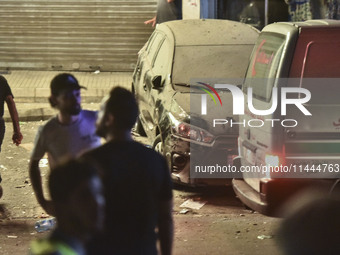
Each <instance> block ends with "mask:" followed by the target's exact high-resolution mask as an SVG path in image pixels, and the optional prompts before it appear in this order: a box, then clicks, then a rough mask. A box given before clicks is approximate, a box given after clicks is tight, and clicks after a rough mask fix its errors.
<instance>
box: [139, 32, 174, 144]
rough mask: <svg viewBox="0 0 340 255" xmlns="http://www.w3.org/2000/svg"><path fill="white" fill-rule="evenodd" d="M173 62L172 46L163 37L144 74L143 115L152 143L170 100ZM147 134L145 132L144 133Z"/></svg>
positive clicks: (166, 38)
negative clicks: (145, 96)
mask: <svg viewBox="0 0 340 255" xmlns="http://www.w3.org/2000/svg"><path fill="white" fill-rule="evenodd" d="M172 60H173V44H172V43H171V41H170V40H169V38H168V37H166V36H165V37H164V39H163V40H162V42H161V43H160V47H159V49H158V50H157V53H156V54H155V57H154V59H153V61H152V63H151V68H150V69H149V71H148V72H147V73H146V74H145V90H146V94H147V101H148V107H147V109H146V110H147V111H146V112H145V113H144V114H145V115H144V116H145V118H146V119H145V120H146V121H147V125H148V129H149V132H150V134H149V137H150V138H151V140H152V141H153V140H154V139H155V136H156V134H157V131H156V130H157V125H158V122H159V119H160V117H161V115H162V114H163V112H164V109H165V108H166V106H169V105H170V100H171V98H172V93H171V91H172V87H171V67H172ZM146 132H147V131H146Z"/></svg>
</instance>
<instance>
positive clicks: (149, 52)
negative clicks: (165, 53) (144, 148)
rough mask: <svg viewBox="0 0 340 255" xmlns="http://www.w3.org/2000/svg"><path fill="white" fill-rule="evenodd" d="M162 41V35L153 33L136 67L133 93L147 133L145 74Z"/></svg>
mask: <svg viewBox="0 0 340 255" xmlns="http://www.w3.org/2000/svg"><path fill="white" fill-rule="evenodd" d="M163 40H164V34H163V33H161V32H159V31H157V30H156V31H155V32H154V33H153V34H152V36H151V37H150V40H149V43H148V45H147V47H146V49H145V52H144V53H142V54H143V55H144V56H143V57H142V59H141V61H140V63H139V65H138V69H139V70H138V71H137V72H138V73H137V76H138V77H139V79H138V82H137V84H135V93H136V96H137V100H138V104H139V111H140V116H139V117H140V120H141V122H142V124H143V127H144V130H145V132H146V133H148V129H149V128H148V122H149V119H150V117H149V114H148V112H149V110H148V108H149V101H148V99H149V95H148V93H149V90H148V89H147V84H146V83H147V74H148V72H149V71H150V70H151V68H152V63H153V61H154V58H155V55H156V53H157V52H158V49H159V47H160V46H161V43H162V42H163Z"/></svg>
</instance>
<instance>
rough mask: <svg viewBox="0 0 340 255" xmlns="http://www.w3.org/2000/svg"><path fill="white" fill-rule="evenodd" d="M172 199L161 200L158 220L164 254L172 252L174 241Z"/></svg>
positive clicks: (162, 252) (167, 254)
mask: <svg viewBox="0 0 340 255" xmlns="http://www.w3.org/2000/svg"><path fill="white" fill-rule="evenodd" d="M172 207H173V201H172V199H171V200H169V201H164V202H161V205H160V214H159V221H158V231H159V239H160V245H161V254H162V255H171V254H172V243H173V236H174V225H173V219H172Z"/></svg>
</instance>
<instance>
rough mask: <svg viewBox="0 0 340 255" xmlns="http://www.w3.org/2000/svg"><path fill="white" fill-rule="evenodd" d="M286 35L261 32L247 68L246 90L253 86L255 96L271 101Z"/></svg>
mask: <svg viewBox="0 0 340 255" xmlns="http://www.w3.org/2000/svg"><path fill="white" fill-rule="evenodd" d="M285 39H286V37H285V36H284V35H281V34H275V33H261V34H260V36H259V38H258V40H257V42H256V45H255V47H254V50H253V53H252V56H251V61H250V64H249V67H248V70H247V74H246V80H245V83H244V86H243V88H244V90H245V92H246V91H247V88H248V87H251V88H253V97H254V98H257V99H259V100H263V101H266V102H269V101H270V99H271V94H272V87H273V85H274V78H275V76H276V73H277V69H278V66H279V62H280V59H281V53H282V49H283V47H284V44H285Z"/></svg>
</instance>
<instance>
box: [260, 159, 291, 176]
mask: <svg viewBox="0 0 340 255" xmlns="http://www.w3.org/2000/svg"><path fill="white" fill-rule="evenodd" d="M265 163H266V170H267V171H266V177H267V178H283V177H284V174H285V169H286V167H285V157H284V156H283V155H278V154H266V156H265Z"/></svg>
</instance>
